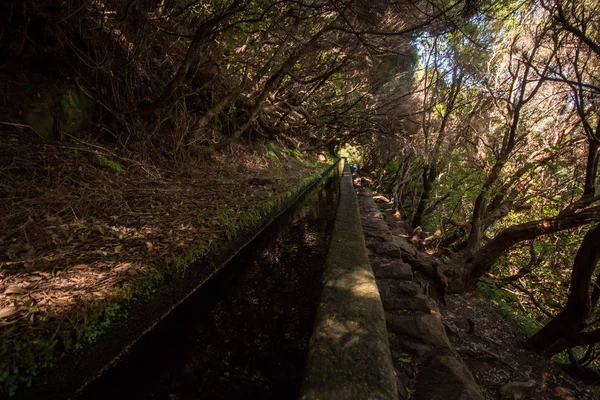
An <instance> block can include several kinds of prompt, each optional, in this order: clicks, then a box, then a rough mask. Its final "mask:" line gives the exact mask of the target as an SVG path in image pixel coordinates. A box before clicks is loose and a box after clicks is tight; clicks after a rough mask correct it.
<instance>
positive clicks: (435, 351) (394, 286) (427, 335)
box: [358, 188, 483, 400]
mask: <svg viewBox="0 0 600 400" xmlns="http://www.w3.org/2000/svg"><path fill="white" fill-rule="evenodd" d="M358 200H359V203H360V212H361V220H362V226H363V230H364V234H365V238H366V245H367V249H368V250H369V253H370V257H369V261H370V263H371V265H372V267H373V270H374V272H375V277H376V278H377V285H378V287H379V292H380V293H381V299H382V302H383V307H384V309H385V316H386V320H387V327H388V331H389V341H390V348H391V354H392V360H393V364H394V367H395V374H396V377H397V388H398V394H399V396H400V398H401V399H408V398H411V399H416V400H452V399H461V400H483V395H482V394H481V391H480V389H479V387H478V386H477V384H476V382H475V380H474V379H473V376H472V375H471V372H470V371H469V369H468V368H467V367H466V365H465V364H464V363H463V362H462V360H461V358H460V357H459V356H458V355H457V354H456V352H455V351H454V349H453V348H452V346H451V345H450V341H449V340H448V337H447V336H446V331H445V328H444V325H443V323H442V319H441V315H440V312H439V309H438V307H437V305H436V303H435V302H434V301H433V300H431V299H430V298H429V297H427V296H426V294H424V293H423V286H422V285H421V284H419V283H418V282H416V280H415V279H414V277H413V272H412V268H411V266H410V265H409V264H406V263H405V262H403V257H404V258H405V259H414V257H415V255H416V252H417V250H416V249H415V248H414V247H413V245H412V244H411V243H410V242H409V241H408V240H407V239H406V238H404V237H402V236H399V235H393V234H392V233H391V232H390V229H389V228H388V225H387V224H386V222H385V220H384V217H383V215H382V214H381V212H380V211H379V209H378V208H377V205H376V204H375V201H374V200H373V196H372V192H371V191H370V190H369V189H367V188H358Z"/></svg>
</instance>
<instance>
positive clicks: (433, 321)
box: [386, 313, 450, 348]
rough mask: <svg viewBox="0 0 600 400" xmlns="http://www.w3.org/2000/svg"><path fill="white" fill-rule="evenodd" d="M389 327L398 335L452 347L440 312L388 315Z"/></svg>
mask: <svg viewBox="0 0 600 400" xmlns="http://www.w3.org/2000/svg"><path fill="white" fill-rule="evenodd" d="M386 321H387V324H388V328H389V329H390V330H391V331H393V332H394V333H396V334H398V335H405V336H409V337H411V338H414V339H418V340H420V341H421V342H424V343H426V344H432V345H435V346H441V347H445V348H450V342H449V341H448V337H447V336H446V332H445V331H444V325H443V324H442V320H441V319H440V316H439V314H437V313H431V314H419V315H389V314H388V315H387V316H386Z"/></svg>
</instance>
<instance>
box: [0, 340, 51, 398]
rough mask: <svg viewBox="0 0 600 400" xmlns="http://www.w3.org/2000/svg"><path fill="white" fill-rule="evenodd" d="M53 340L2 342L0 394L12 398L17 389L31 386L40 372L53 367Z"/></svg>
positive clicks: (0, 348)
mask: <svg viewBox="0 0 600 400" xmlns="http://www.w3.org/2000/svg"><path fill="white" fill-rule="evenodd" d="M57 342H58V341H57V340H55V339H53V338H52V339H44V338H42V337H37V338H34V339H32V340H30V341H25V340H23V338H21V340H15V341H3V343H2V344H0V392H2V393H8V395H9V396H10V397H12V396H14V395H15V393H16V390H17V388H19V387H21V386H26V387H29V386H31V383H32V380H33V377H35V376H36V375H37V374H38V373H39V371H40V370H42V369H43V368H46V367H48V366H51V365H53V364H52V363H53V361H54V357H55V355H56V350H55V345H56V343H57Z"/></svg>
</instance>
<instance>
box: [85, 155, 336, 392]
mask: <svg viewBox="0 0 600 400" xmlns="http://www.w3.org/2000/svg"><path fill="white" fill-rule="evenodd" d="M336 171H337V167H336V168H333V170H332V173H331V174H330V175H329V177H328V178H326V179H323V181H322V182H321V183H319V184H317V185H316V186H315V188H313V189H312V190H310V191H309V192H308V193H306V194H305V195H304V196H303V198H302V199H301V200H300V201H298V202H297V203H296V204H295V205H294V206H292V207H291V208H290V209H289V210H288V211H286V212H285V213H284V214H282V215H281V216H280V217H278V218H277V219H276V220H275V221H274V222H273V223H272V224H271V225H270V226H269V227H268V228H267V229H266V230H265V231H263V233H261V234H260V235H259V236H258V237H257V238H256V239H255V240H254V241H253V242H252V243H251V244H250V245H249V246H247V247H246V248H245V249H244V250H242V252H240V253H239V254H238V255H237V256H236V257H235V258H234V259H232V260H231V261H230V262H229V263H228V264H227V265H226V266H225V267H224V268H223V270H222V271H221V272H220V273H219V274H217V276H215V277H214V278H212V279H211V280H210V281H209V282H208V283H207V284H206V285H205V286H204V287H202V288H201V289H200V290H198V291H197V293H195V294H194V295H192V296H191V297H190V298H189V299H188V300H187V301H186V302H185V303H184V304H182V305H181V306H180V307H179V308H177V309H176V310H175V311H173V312H172V313H171V314H170V315H169V316H168V317H167V318H166V319H165V320H163V321H162V322H161V323H160V324H159V326H158V327H157V328H156V329H154V330H153V331H152V332H151V333H150V334H148V335H147V336H146V337H145V338H143V339H142V340H141V341H139V342H138V343H137V344H136V345H135V346H134V348H133V349H132V350H131V351H130V352H129V353H128V355H127V356H126V357H125V359H124V360H122V361H121V362H120V363H119V364H118V365H117V366H116V367H114V368H113V369H111V370H109V371H108V372H106V373H105V374H104V375H103V376H102V377H100V378H99V379H97V380H96V381H94V382H93V383H92V384H90V385H89V386H88V387H87V388H86V390H85V391H84V392H83V393H82V395H81V396H79V398H84V399H103V400H105V399H111V398H113V399H114V398H129V399H172V400H179V399H254V398H259V399H293V398H296V397H297V396H298V394H299V389H300V383H301V380H302V374H303V369H304V364H305V361H306V356H307V352H308V343H309V339H310V335H311V333H312V328H313V323H314V316H315V312H316V309H317V306H318V302H319V298H320V294H321V275H322V270H323V264H324V261H325V256H326V254H327V250H328V247H329V241H330V236H331V231H332V229H333V223H334V219H335V211H336V208H337V203H338V197H339V175H338V174H337V173H336Z"/></svg>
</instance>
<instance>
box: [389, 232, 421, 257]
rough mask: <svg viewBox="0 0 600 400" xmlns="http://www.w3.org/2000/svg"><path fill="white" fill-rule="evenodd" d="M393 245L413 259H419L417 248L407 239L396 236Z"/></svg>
mask: <svg viewBox="0 0 600 400" xmlns="http://www.w3.org/2000/svg"><path fill="white" fill-rule="evenodd" d="M393 243H394V245H395V246H396V247H397V248H399V249H400V251H402V252H403V253H406V254H408V255H410V256H412V257H417V249H415V247H414V246H413V245H412V244H410V242H409V241H408V240H406V239H405V238H402V237H399V236H394V237H393Z"/></svg>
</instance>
